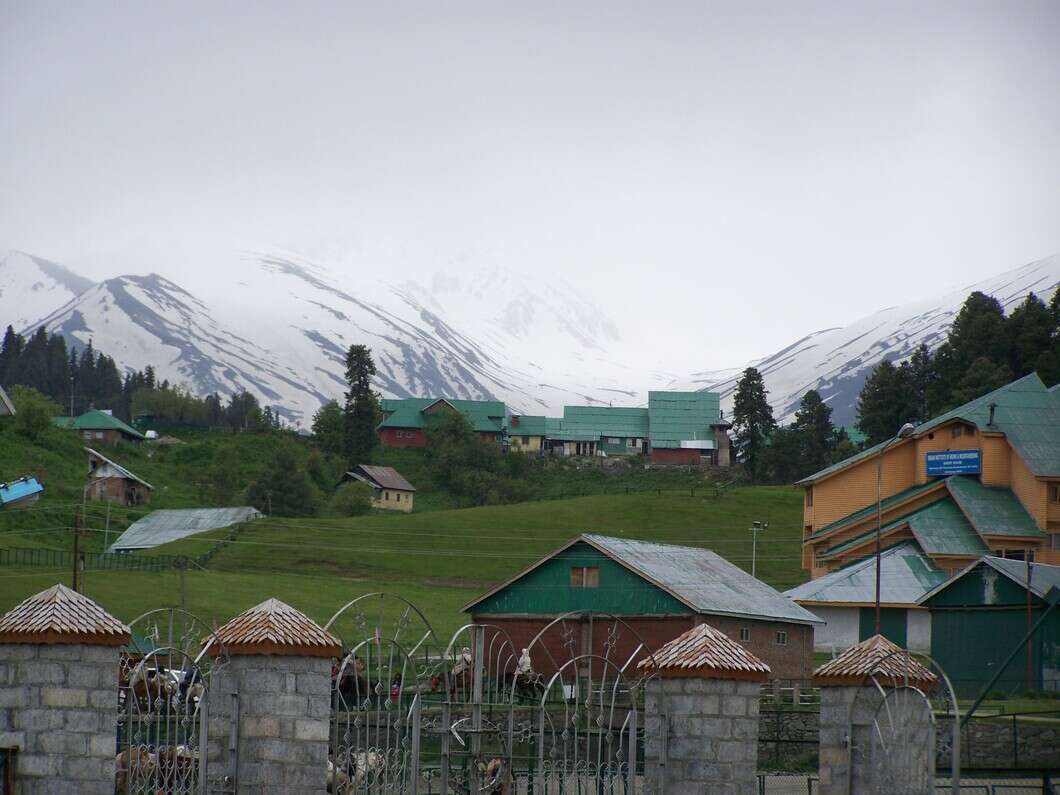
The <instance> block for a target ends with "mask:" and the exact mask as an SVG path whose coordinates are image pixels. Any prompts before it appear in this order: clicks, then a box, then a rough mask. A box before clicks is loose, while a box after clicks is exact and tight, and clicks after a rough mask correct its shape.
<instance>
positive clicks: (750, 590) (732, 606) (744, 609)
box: [550, 534, 822, 624]
mask: <svg viewBox="0 0 1060 795" xmlns="http://www.w3.org/2000/svg"><path fill="white" fill-rule="evenodd" d="M582 539H584V540H585V541H586V542H588V543H589V544H592V545H593V546H594V547H596V548H597V549H599V550H600V551H602V552H603V553H604V554H606V555H608V556H610V557H611V558H613V559H614V560H617V561H618V562H619V563H622V564H623V565H624V566H626V567H627V568H629V569H631V570H632V571H634V572H635V573H637V574H640V575H641V576H642V577H644V578H645V579H647V580H649V581H651V582H653V583H654V584H655V585H657V586H659V587H660V588H662V589H664V590H666V591H667V592H669V593H670V594H672V595H673V596H674V597H676V598H677V599H679V600H680V601H682V602H684V603H685V604H687V605H688V606H689V607H691V608H692V609H694V610H696V611H697V612H700V613H708V614H715V615H732V616H744V617H753V618H772V619H776V620H780V621H792V622H795V623H799V624H820V623H822V622H821V620H820V619H819V618H818V617H817V616H815V615H814V614H813V613H811V612H809V611H808V610H806V609H805V608H802V607H800V606H799V605H797V604H795V603H794V602H793V601H791V600H790V599H788V598H787V597H786V596H784V594H782V593H780V592H779V591H777V590H775V589H774V588H771V587H770V586H768V585H766V584H765V583H764V582H762V581H761V580H759V579H756V578H755V577H752V576H751V575H750V574H748V573H747V572H746V571H744V570H743V569H741V568H740V567H739V566H736V565H734V564H732V563H729V561H727V560H725V558H723V557H721V556H720V555H718V554H716V553H714V552H711V551H710V550H709V549H701V548H698V547H682V546H677V545H675V544H655V543H651V542H648V541H632V540H629V539H624V538H612V537H610V536H602V535H595V534H587V535H583V536H582ZM550 557H551V556H550Z"/></svg>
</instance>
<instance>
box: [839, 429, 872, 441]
mask: <svg viewBox="0 0 1060 795" xmlns="http://www.w3.org/2000/svg"><path fill="white" fill-rule="evenodd" d="M841 427H842V429H843V430H844V431H846V434H847V438H848V439H849V440H850V441H851V442H853V443H854V444H864V443H865V440H867V439H868V438H869V437H868V436H866V435H865V433H864V432H863V431H862V430H861V429H860V428H858V426H857V425H843V426H841Z"/></svg>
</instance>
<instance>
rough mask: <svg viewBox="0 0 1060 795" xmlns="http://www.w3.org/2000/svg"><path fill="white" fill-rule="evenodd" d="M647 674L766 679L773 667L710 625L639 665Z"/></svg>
mask: <svg viewBox="0 0 1060 795" xmlns="http://www.w3.org/2000/svg"><path fill="white" fill-rule="evenodd" d="M637 667H638V668H640V669H641V670H643V671H644V672H645V673H660V674H663V675H664V676H685V677H700V678H703V679H743V680H745V681H751V682H764V681H766V680H767V679H768V678H769V666H768V665H766V664H765V663H764V662H762V661H761V660H760V659H758V658H757V657H756V656H755V655H753V654H751V652H749V651H748V650H747V649H745V648H744V647H743V646H741V645H740V644H739V643H737V642H736V641H734V640H732V639H731V638H730V637H729V636H728V635H726V634H724V633H723V632H720V631H719V630H717V629H715V628H714V627H712V626H710V624H700V625H699V626H698V627H693V628H692V629H690V630H688V631H687V632H685V633H684V634H682V635H678V636H677V637H676V638H674V639H673V640H671V641H670V642H669V643H667V644H666V645H664V646H663V647H662V648H660V649H659V650H658V651H657V652H655V654H654V655H652V656H649V657H647V658H645V659H643V660H641V661H640V663H639V664H638V666H637Z"/></svg>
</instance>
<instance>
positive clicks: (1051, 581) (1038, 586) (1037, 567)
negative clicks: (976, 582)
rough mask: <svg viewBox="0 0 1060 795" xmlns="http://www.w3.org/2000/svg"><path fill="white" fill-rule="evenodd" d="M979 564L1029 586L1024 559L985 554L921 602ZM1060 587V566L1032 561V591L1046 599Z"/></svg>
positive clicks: (922, 600) (1021, 584)
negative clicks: (1050, 592) (1051, 591)
mask: <svg viewBox="0 0 1060 795" xmlns="http://www.w3.org/2000/svg"><path fill="white" fill-rule="evenodd" d="M979 566H990V567H991V568H992V569H994V570H995V571H997V572H998V573H1000V574H1003V575H1004V576H1006V577H1008V578H1009V579H1010V580H1012V582H1014V583H1016V585H1018V586H1019V587H1020V588H1026V587H1027V563H1026V561H1023V560H1008V559H1006V558H998V557H994V556H993V555H983V557H981V558H979V560H977V561H976V562H975V563H973V564H972V565H970V566H968V567H967V568H966V569H964V571H962V572H960V573H958V574H955V575H954V576H953V577H952V578H950V579H949V580H947V581H946V582H944V583H942V584H941V585H938V586H937V587H935V588H933V589H932V590H930V591H929V592H928V593H926V594H924V595H923V596H922V597H920V604H924V603H925V602H927V601H928V600H929V599H931V597H933V596H935V595H936V594H938V593H941V592H942V591H944V590H946V589H947V588H949V587H950V586H951V585H953V583H955V582H957V580H959V579H961V578H962V577H964V575H966V574H967V573H968V572H970V571H973V570H974V569H976V568H978V567H979ZM1054 587H1055V588H1060V566H1052V565H1048V564H1045V563H1032V564H1031V589H1030V590H1031V593H1032V594H1034V595H1035V596H1037V597H1038V598H1040V599H1044V598H1045V595H1046V594H1047V593H1049V591H1050V589H1052V588H1054Z"/></svg>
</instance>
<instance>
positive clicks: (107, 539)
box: [103, 500, 110, 552]
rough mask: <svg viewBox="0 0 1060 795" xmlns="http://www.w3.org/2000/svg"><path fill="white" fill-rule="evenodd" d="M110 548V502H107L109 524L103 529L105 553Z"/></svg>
mask: <svg viewBox="0 0 1060 795" xmlns="http://www.w3.org/2000/svg"><path fill="white" fill-rule="evenodd" d="M109 546H110V500H107V523H106V525H104V527H103V551H104V552H106V551H107V547H109Z"/></svg>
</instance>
